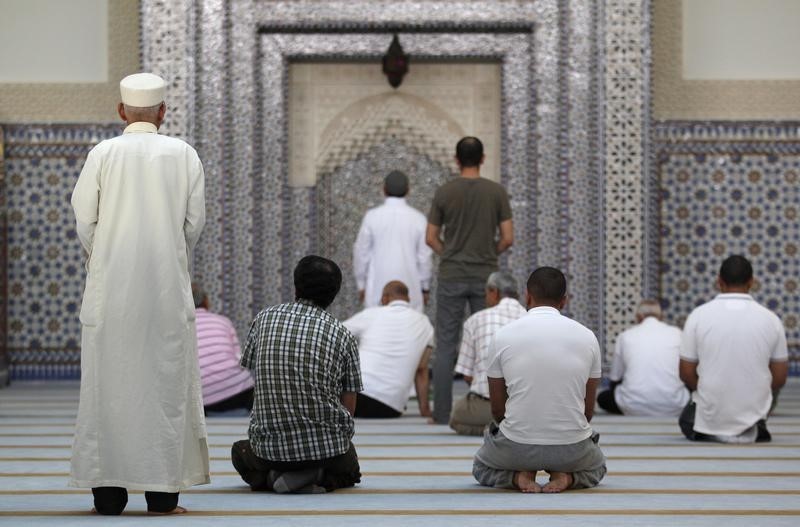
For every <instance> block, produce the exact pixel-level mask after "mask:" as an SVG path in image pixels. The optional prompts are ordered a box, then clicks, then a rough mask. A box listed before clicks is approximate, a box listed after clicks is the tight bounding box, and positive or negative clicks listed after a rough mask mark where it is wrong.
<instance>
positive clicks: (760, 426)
mask: <svg viewBox="0 0 800 527" xmlns="http://www.w3.org/2000/svg"><path fill="white" fill-rule="evenodd" d="M696 411H697V405H696V404H695V403H694V401H689V404H687V405H686V406H685V407H684V408H683V411H682V412H681V416H680V417H679V418H678V425H679V426H680V427H681V432H683V435H684V436H686V439H689V440H690V441H716V439H715V438H714V436H711V435H708V434H704V433H702V432H695V430H694V414H695V412H696ZM756 427H757V434H756V443H768V442H770V441H772V434H770V433H769V430H767V422H766V421H765V420H764V419H760V420H759V421H758V422H757V423H756Z"/></svg>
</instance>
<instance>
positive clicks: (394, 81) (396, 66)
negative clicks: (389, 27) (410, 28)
mask: <svg viewBox="0 0 800 527" xmlns="http://www.w3.org/2000/svg"><path fill="white" fill-rule="evenodd" d="M383 73H384V74H385V75H386V77H387V79H388V80H389V84H391V86H392V88H399V87H400V85H401V84H402V83H403V77H404V76H405V74H406V73H408V55H406V53H405V51H403V46H401V45H400V39H399V38H397V33H395V35H394V38H392V43H391V44H389V49H388V50H386V55H384V56H383Z"/></svg>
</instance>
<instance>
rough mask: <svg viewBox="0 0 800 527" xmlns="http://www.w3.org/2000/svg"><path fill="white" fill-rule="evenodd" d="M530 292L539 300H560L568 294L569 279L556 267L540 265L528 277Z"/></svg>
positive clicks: (554, 301)
mask: <svg viewBox="0 0 800 527" xmlns="http://www.w3.org/2000/svg"><path fill="white" fill-rule="evenodd" d="M528 292H529V293H530V294H531V296H532V297H533V298H534V299H535V300H536V301H537V302H553V303H557V302H560V301H561V299H562V298H564V295H566V294H567V279H566V277H565V276H564V273H562V272H561V271H559V270H558V269H556V268H555V267H539V268H538V269H536V270H535V271H534V272H532V273H531V276H530V277H529V278H528Z"/></svg>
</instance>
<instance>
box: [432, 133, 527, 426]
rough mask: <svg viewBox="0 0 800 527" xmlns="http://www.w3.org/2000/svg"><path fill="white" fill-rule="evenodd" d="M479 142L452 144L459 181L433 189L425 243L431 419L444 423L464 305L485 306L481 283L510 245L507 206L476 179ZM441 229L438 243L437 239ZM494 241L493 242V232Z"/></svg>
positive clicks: (494, 189)
mask: <svg viewBox="0 0 800 527" xmlns="http://www.w3.org/2000/svg"><path fill="white" fill-rule="evenodd" d="M484 158H485V156H484V155H483V144H482V143H481V142H480V140H479V139H478V138H476V137H465V138H463V139H461V140H460V141H459V142H458V144H457V145H456V162H457V163H458V167H459V170H460V171H461V177H459V178H457V179H454V180H452V181H449V182H447V183H445V184H444V185H442V186H440V187H439V188H438V189H436V194H435V195H434V197H433V203H432V204H431V210H430V213H429V214H428V229H427V232H426V236H425V241H426V242H427V243H428V245H429V246H430V247H431V249H433V250H434V252H436V254H438V255H439V256H440V257H441V260H440V263H439V275H438V285H437V289H436V352H435V359H434V362H433V387H434V398H433V404H434V406H433V421H434V422H436V423H441V424H447V422H448V421H449V419H450V409H451V406H452V403H453V366H454V365H455V359H456V351H457V350H458V341H459V339H460V337H461V324H462V323H463V321H464V305H465V304H469V308H470V312H471V313H475V312H476V311H479V310H481V309H483V308H484V307H486V306H485V299H484V294H485V291H484V288H485V286H486V279H487V278H488V277H489V275H490V274H491V273H493V272H494V271H497V256H498V255H499V254H500V253H502V252H503V251H505V250H506V249H508V248H509V247H511V244H512V243H513V241H514V234H513V230H514V229H513V224H512V222H511V206H510V205H509V202H508V195H507V194H506V191H505V189H504V188H503V186H502V185H500V184H498V183H495V182H494V181H490V180H488V179H484V178H482V177H480V166H481V164H483V160H484ZM442 230H444V240H442V238H441V234H442ZM498 230H499V231H500V236H499V240H495V235H496V233H497V231H498Z"/></svg>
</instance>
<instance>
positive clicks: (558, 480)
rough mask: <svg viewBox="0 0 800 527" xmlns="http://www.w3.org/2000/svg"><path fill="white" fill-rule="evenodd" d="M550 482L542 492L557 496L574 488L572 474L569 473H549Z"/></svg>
mask: <svg viewBox="0 0 800 527" xmlns="http://www.w3.org/2000/svg"><path fill="white" fill-rule="evenodd" d="M549 474H550V482H549V483H547V484H546V485H545V486H544V487H542V492H546V493H547V494H555V493H557V492H561V491H564V490H567V489H568V488H570V487H571V486H572V481H573V479H572V474H570V473H569V472H549Z"/></svg>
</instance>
